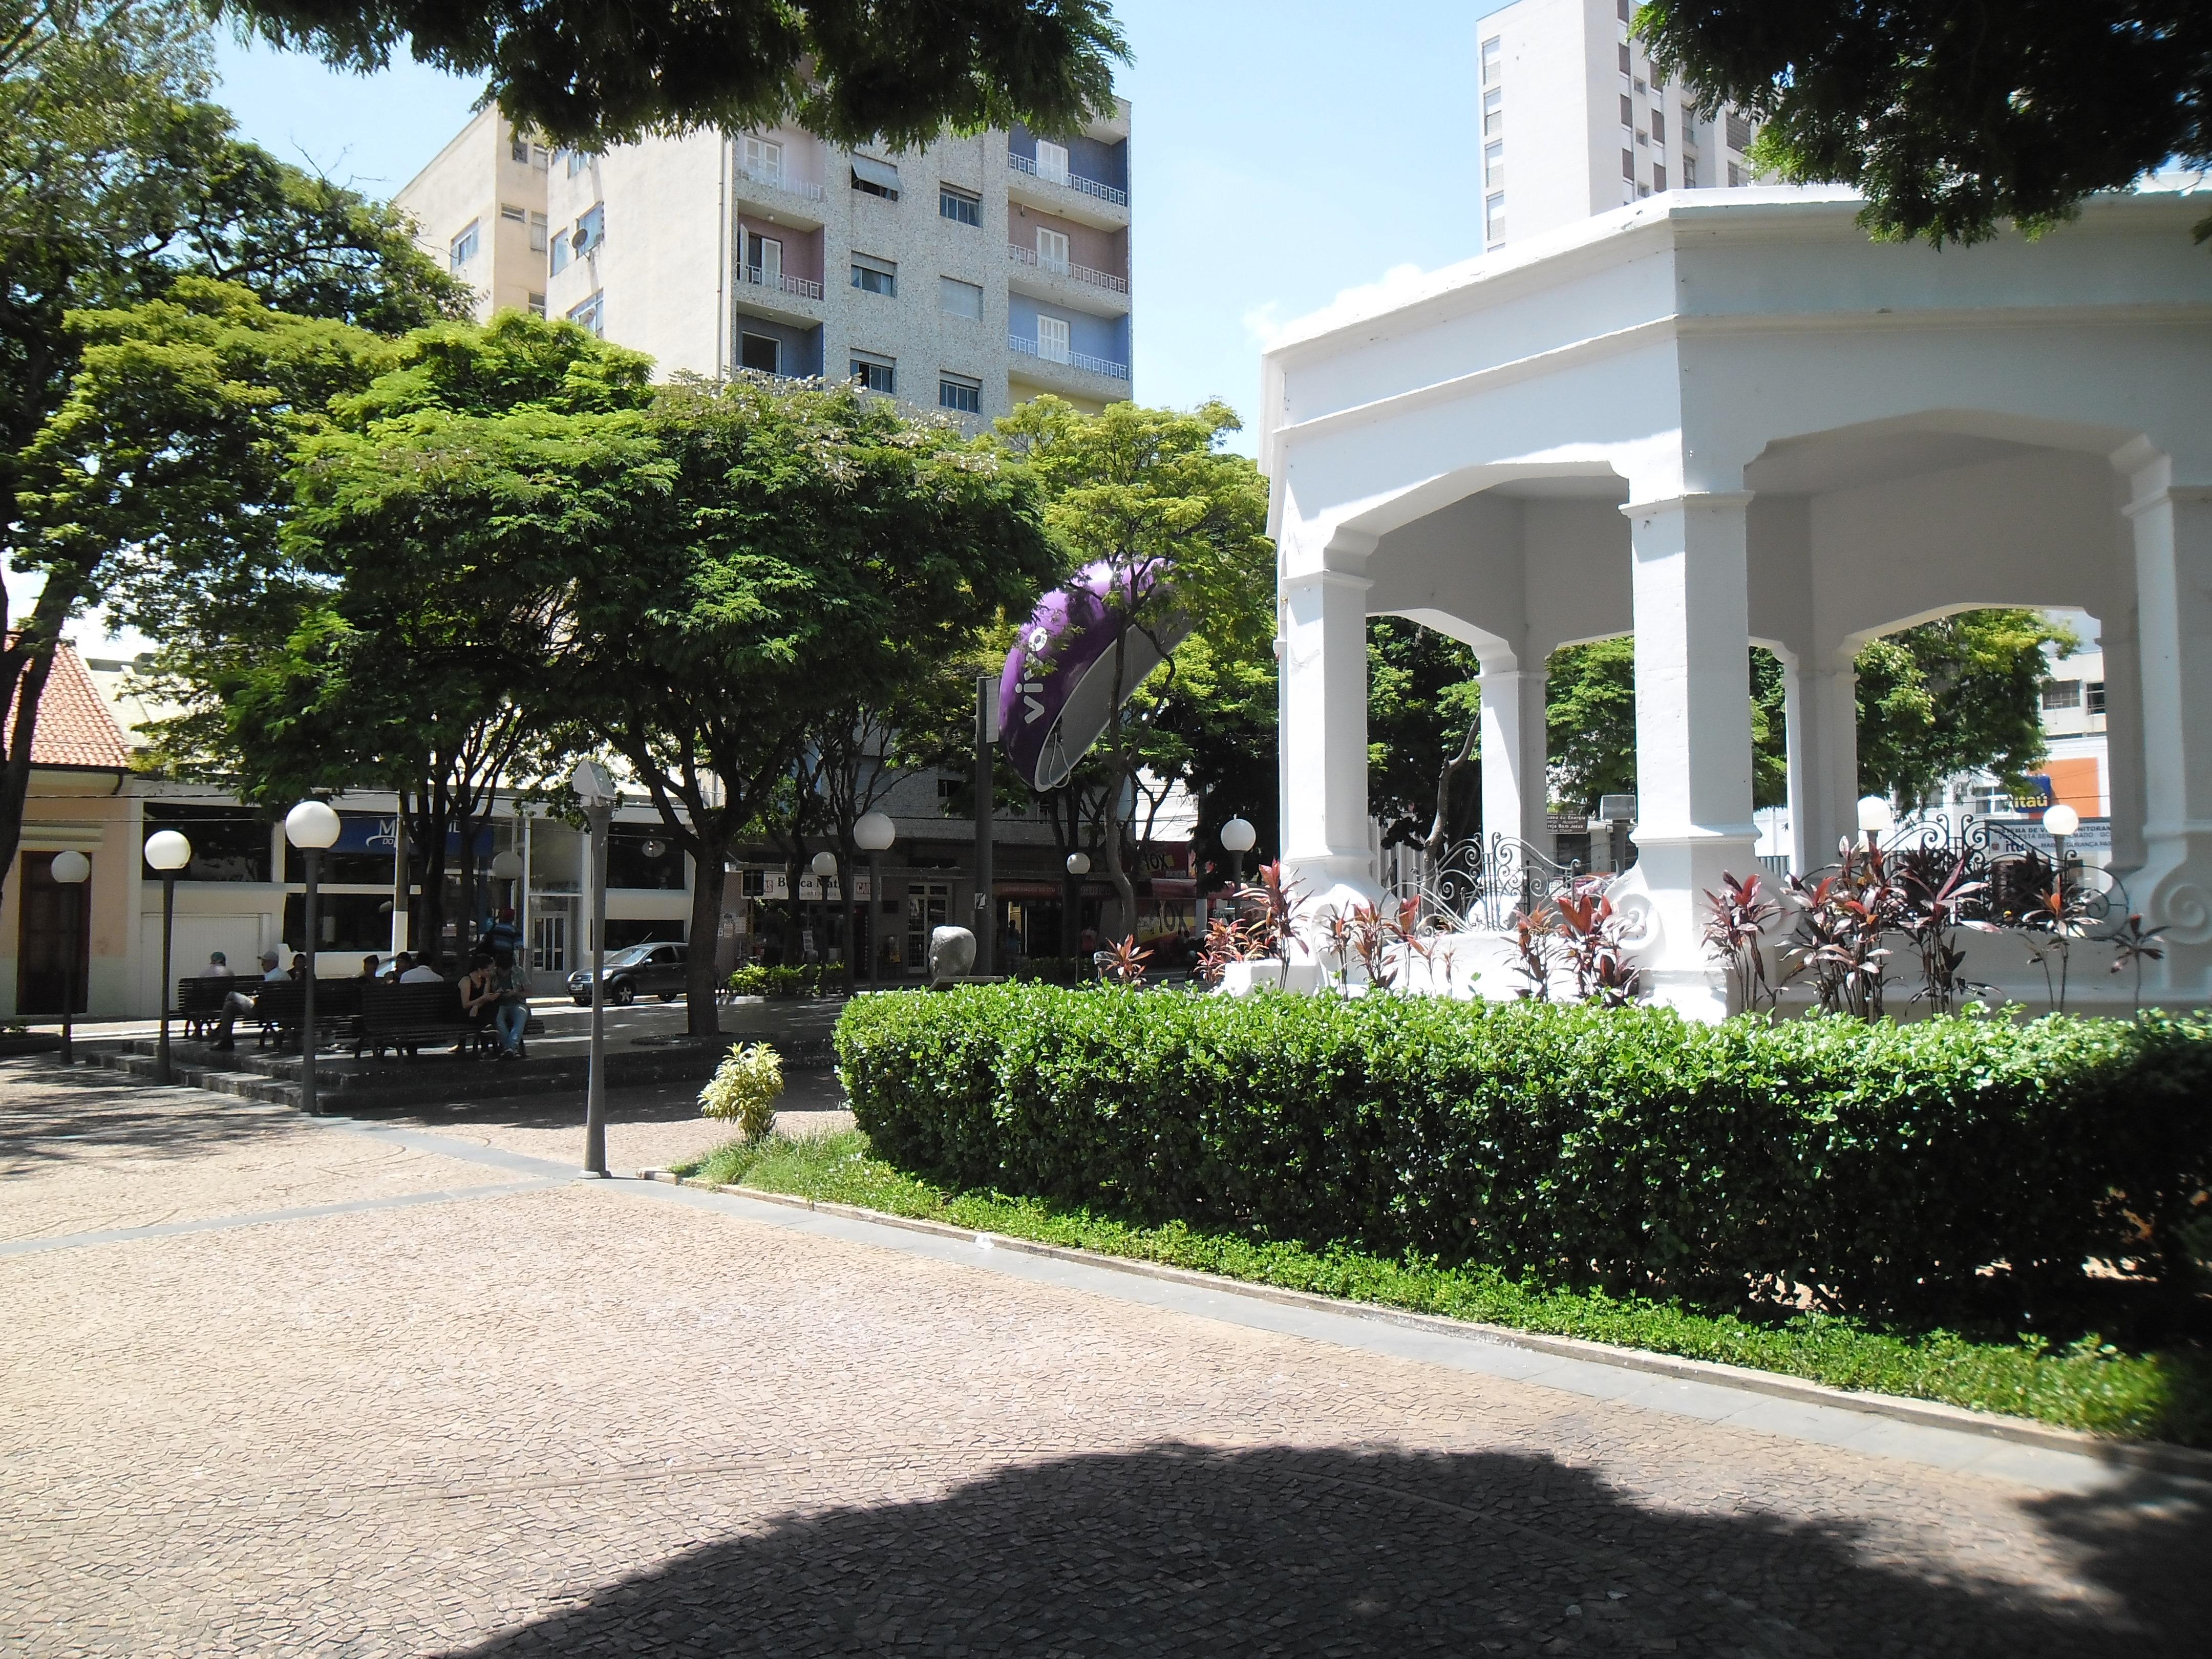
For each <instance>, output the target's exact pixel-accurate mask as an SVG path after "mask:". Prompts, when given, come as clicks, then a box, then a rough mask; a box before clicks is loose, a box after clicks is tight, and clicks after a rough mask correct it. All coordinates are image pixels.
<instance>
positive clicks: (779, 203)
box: [735, 164, 829, 227]
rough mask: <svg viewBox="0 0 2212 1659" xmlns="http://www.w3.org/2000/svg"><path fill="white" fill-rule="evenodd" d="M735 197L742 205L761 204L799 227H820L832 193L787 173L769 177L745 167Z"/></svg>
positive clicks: (738, 179) (740, 175)
mask: <svg viewBox="0 0 2212 1659" xmlns="http://www.w3.org/2000/svg"><path fill="white" fill-rule="evenodd" d="M735 194H736V196H737V198H738V200H739V201H741V202H757V203H759V204H761V205H762V206H763V207H767V208H770V209H773V210H775V212H776V213H777V214H780V215H781V216H783V217H784V218H787V219H789V220H792V221H793V222H796V223H802V224H806V225H810V226H817V227H818V226H819V225H820V224H821V223H822V211H823V207H824V205H825V204H827V203H828V201H829V192H828V191H825V190H823V187H822V186H821V185H810V184H808V183H807V182H806V180H805V179H794V178H793V177H792V176H791V175H790V174H789V173H769V172H765V171H763V170H761V169H758V168H754V167H745V166H743V165H742V164H741V165H740V166H739V167H738V177H737V190H736V191H735Z"/></svg>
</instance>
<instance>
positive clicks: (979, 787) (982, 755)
mask: <svg viewBox="0 0 2212 1659" xmlns="http://www.w3.org/2000/svg"><path fill="white" fill-rule="evenodd" d="M998 740H999V677H998V676H997V675H995V674H978V675H977V676H976V677H975V971H976V973H977V974H978V975H987V974H988V973H989V972H990V971H991V963H992V961H993V958H994V957H995V956H996V954H997V951H996V948H995V947H996V945H997V943H998V940H997V938H996V936H995V933H994V928H993V927H992V918H993V916H994V915H995V914H996V912H995V911H994V909H993V908H992V905H991V807H992V804H993V803H992V799H991V796H992V793H993V791H992V787H991V785H992V767H991V745H992V744H994V743H996V742H997V741H998Z"/></svg>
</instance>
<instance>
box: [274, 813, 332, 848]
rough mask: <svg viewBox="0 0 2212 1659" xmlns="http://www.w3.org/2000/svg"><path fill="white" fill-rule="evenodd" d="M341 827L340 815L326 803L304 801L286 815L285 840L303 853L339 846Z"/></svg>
mask: <svg viewBox="0 0 2212 1659" xmlns="http://www.w3.org/2000/svg"><path fill="white" fill-rule="evenodd" d="M339 827H340V826H339V824H338V815H337V813H336V812H333V811H331V809H330V805H329V804H328V803H327V802H325V801H319V800H303V801H301V803H300V804H299V805H297V806H295V807H294V808H293V809H292V810H291V811H289V812H287V813H285V814H284V839H285V840H287V841H289V842H291V843H292V845H293V846H295V847H297V848H300V849H301V851H303V852H304V851H307V850H309V849H313V850H314V851H316V852H320V851H321V850H322V849H323V848H325V847H335V846H336V845H337V839H338V829H339Z"/></svg>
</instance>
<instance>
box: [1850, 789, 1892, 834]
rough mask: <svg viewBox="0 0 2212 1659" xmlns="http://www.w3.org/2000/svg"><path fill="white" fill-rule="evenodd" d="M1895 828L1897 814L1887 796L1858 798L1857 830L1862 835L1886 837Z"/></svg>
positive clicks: (1863, 796) (1862, 796)
mask: <svg viewBox="0 0 2212 1659" xmlns="http://www.w3.org/2000/svg"><path fill="white" fill-rule="evenodd" d="M1896 827H1897V814H1896V813H1895V812H1894V811H1892V810H1891V809H1890V805H1889V797H1888V796H1887V795H1861V796H1860V797H1859V830H1860V833H1862V834H1863V835H1869V836H1886V835H1887V834H1888V833H1889V832H1890V831H1891V830H1892V829H1895V828H1896Z"/></svg>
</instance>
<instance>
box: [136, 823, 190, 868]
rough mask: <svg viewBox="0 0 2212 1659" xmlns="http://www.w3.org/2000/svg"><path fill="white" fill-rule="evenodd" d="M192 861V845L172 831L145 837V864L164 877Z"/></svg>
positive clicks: (164, 830)
mask: <svg viewBox="0 0 2212 1659" xmlns="http://www.w3.org/2000/svg"><path fill="white" fill-rule="evenodd" d="M191 861H192V844H191V842H188V841H186V840H185V838H184V836H181V835H179V834H178V833H177V831H175V830H174V829H156V830H155V832H154V833H153V834H152V835H150V836H147V837H146V862H147V863H149V864H150V865H152V866H154V868H155V869H156V870H159V871H161V872H162V873H163V874H164V875H167V874H171V873H173V872H175V871H179V870H181V869H183V868H184V867H185V866H186V865H188V864H190V863H191Z"/></svg>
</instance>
